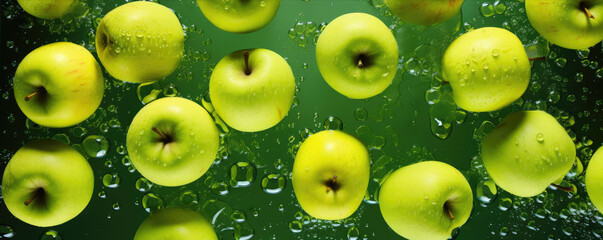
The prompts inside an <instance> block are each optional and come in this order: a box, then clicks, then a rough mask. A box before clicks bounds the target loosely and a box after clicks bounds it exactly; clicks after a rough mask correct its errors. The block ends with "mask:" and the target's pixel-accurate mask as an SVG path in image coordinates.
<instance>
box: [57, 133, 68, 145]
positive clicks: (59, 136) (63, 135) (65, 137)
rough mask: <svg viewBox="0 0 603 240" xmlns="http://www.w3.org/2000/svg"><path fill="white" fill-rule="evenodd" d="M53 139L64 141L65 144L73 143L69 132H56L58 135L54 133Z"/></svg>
mask: <svg viewBox="0 0 603 240" xmlns="http://www.w3.org/2000/svg"><path fill="white" fill-rule="evenodd" d="M52 139H54V140H57V141H59V142H62V143H64V144H70V143H71V141H69V137H68V136H67V134H64V133H59V134H56V135H54V136H53V137H52Z"/></svg>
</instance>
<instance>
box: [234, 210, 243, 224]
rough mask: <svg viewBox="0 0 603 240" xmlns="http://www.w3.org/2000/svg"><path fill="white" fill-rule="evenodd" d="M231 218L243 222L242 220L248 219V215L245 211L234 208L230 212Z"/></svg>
mask: <svg viewBox="0 0 603 240" xmlns="http://www.w3.org/2000/svg"><path fill="white" fill-rule="evenodd" d="M230 218H231V219H232V220H233V221H235V222H238V223H241V222H245V220H247V215H246V214H245V212H243V211H241V210H234V211H233V212H232V213H231V214H230Z"/></svg>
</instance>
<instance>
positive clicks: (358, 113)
mask: <svg viewBox="0 0 603 240" xmlns="http://www.w3.org/2000/svg"><path fill="white" fill-rule="evenodd" d="M354 117H355V118H356V120H358V121H360V122H363V121H366V119H368V112H367V111H366V108H356V110H355V111H354Z"/></svg>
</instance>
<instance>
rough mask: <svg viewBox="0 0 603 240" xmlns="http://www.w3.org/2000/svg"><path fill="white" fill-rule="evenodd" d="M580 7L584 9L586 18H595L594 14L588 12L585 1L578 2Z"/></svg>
mask: <svg viewBox="0 0 603 240" xmlns="http://www.w3.org/2000/svg"><path fill="white" fill-rule="evenodd" d="M580 7H581V8H582V9H583V10H584V13H586V16H588V18H591V19H595V16H593V14H592V13H590V10H588V7H589V6H587V3H586V2H584V1H582V2H581V3H580Z"/></svg>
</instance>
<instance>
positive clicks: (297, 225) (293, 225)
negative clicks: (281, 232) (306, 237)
mask: <svg viewBox="0 0 603 240" xmlns="http://www.w3.org/2000/svg"><path fill="white" fill-rule="evenodd" d="M302 227H303V224H302V222H300V221H299V220H293V221H291V222H289V229H290V230H291V232H294V233H298V232H301V231H302Z"/></svg>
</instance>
